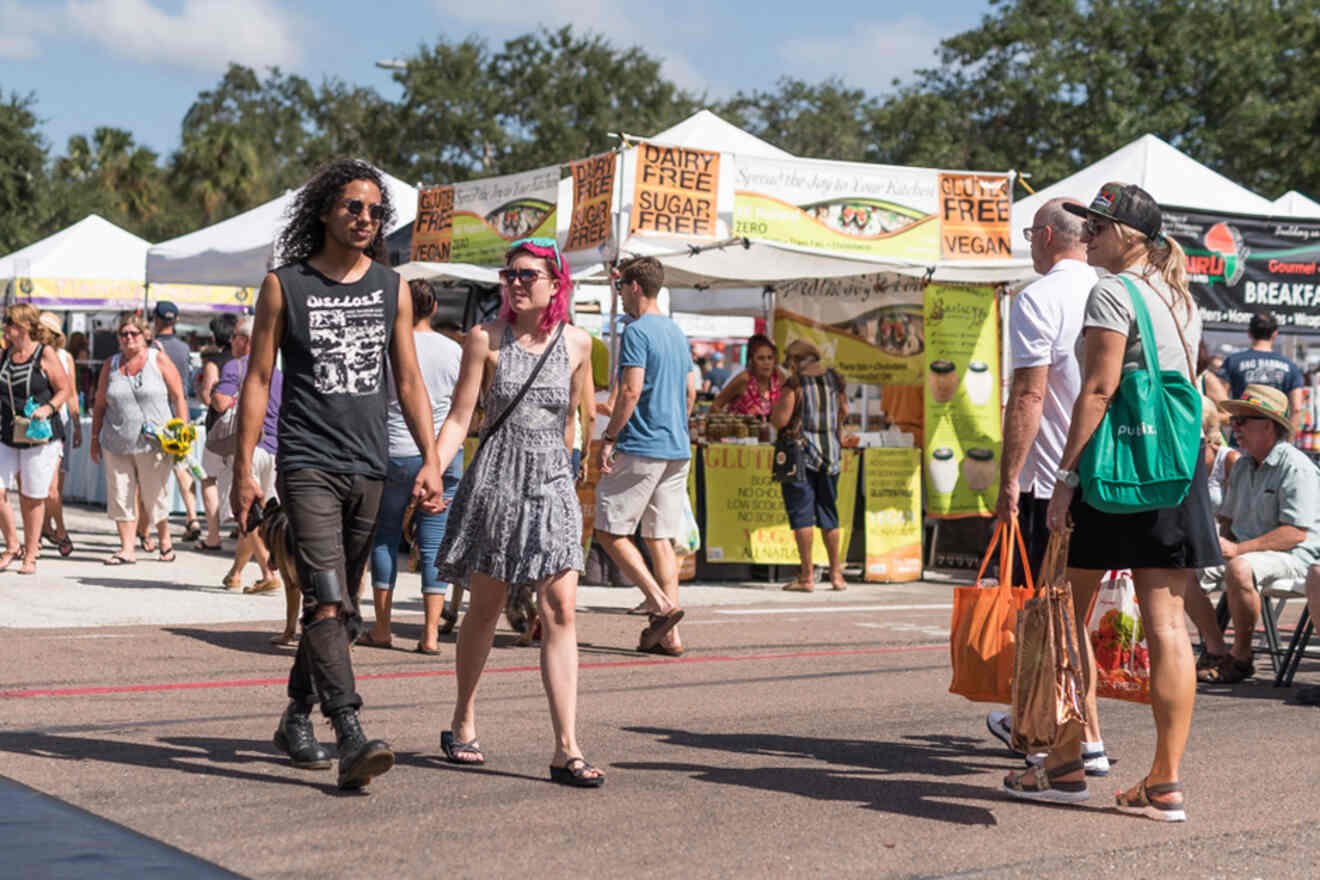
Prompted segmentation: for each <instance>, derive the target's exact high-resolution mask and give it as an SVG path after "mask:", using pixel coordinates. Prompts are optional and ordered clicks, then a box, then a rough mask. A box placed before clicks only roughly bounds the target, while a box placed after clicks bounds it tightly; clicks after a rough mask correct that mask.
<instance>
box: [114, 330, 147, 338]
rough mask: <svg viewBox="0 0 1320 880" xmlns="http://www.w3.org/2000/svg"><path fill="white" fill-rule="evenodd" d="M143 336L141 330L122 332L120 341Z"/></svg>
mask: <svg viewBox="0 0 1320 880" xmlns="http://www.w3.org/2000/svg"><path fill="white" fill-rule="evenodd" d="M141 335H142V331H141V330H120V331H119V338H120V339H132V338H133V337H134V336H141Z"/></svg>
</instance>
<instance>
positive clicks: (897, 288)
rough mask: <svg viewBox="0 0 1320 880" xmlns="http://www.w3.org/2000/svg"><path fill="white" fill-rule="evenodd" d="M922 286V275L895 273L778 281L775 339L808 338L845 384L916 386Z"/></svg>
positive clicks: (920, 349)
mask: <svg viewBox="0 0 1320 880" xmlns="http://www.w3.org/2000/svg"><path fill="white" fill-rule="evenodd" d="M923 290H924V285H923V284H922V282H921V279H919V278H912V277H910V276H907V275H898V274H895V273H893V272H878V273H876V274H874V275H860V276H854V277H851V278H818V279H804V280H799V281H788V282H784V283H782V284H777V285H775V302H776V308H775V325H774V327H775V330H774V332H775V343H776V344H777V345H778V346H779V347H780V349H781V350H783V349H784V348H785V347H786V346H787V345H788V344H789V343H790V342H793V341H794V340H798V339H803V340H806V341H807V342H810V343H811V344H812V345H814V346H816V348H817V349H818V350H819V351H820V353H821V359H822V361H823V362H824V363H825V365H826V366H827V367H832V368H834V369H835V370H837V371H838V372H839V373H840V375H842V376H843V377H844V379H846V380H847V381H849V382H857V383H861V384H863V385H891V384H892V385H919V384H921V376H922V367H923V362H922V352H923V351H924V349H925V341H924V331H923V329H922V320H923V318H922V306H921V303H922V295H923Z"/></svg>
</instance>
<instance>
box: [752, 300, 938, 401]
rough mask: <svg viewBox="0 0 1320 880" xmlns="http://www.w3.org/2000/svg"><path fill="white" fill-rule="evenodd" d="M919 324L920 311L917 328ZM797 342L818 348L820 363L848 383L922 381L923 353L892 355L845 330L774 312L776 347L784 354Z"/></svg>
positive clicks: (779, 310)
mask: <svg viewBox="0 0 1320 880" xmlns="http://www.w3.org/2000/svg"><path fill="white" fill-rule="evenodd" d="M918 309H919V307H918ZM920 323H921V314H920V311H919V310H918V311H917V314H916V324H917V326H918V328H919V327H920ZM797 339H804V340H806V341H807V342H810V343H811V344H812V345H814V346H816V348H817V349H818V350H819V351H820V356H821V362H822V363H823V364H824V365H825V366H827V367H833V368H834V369H835V370H838V371H839V374H840V375H841V376H843V378H844V379H845V380H846V381H848V382H859V383H861V384H863V385H916V384H918V383H920V382H921V366H922V364H921V352H920V350H918V352H917V353H916V354H913V355H901V354H891V353H889V352H887V351H885V350H884V349H883V348H880V347H878V346H876V345H873V344H871V343H870V342H868V341H867V340H865V339H862V338H861V337H858V336H856V335H854V334H852V333H849V332H848V331H846V330H842V329H840V328H838V327H835V326H831V325H829V324H820V323H817V322H816V321H813V320H811V319H810V318H805V317H803V316H802V315H796V314H794V313H792V312H788V311H785V310H783V309H775V344H776V345H778V346H779V350H780V351H783V350H784V349H785V348H786V347H788V344H789V343H790V342H793V341H794V340H797Z"/></svg>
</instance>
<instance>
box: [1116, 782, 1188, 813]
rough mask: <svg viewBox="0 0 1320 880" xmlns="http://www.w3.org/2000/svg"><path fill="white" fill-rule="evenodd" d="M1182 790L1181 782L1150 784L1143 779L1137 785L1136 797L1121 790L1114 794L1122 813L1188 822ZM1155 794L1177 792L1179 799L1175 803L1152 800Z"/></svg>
mask: <svg viewBox="0 0 1320 880" xmlns="http://www.w3.org/2000/svg"><path fill="white" fill-rule="evenodd" d="M1182 790H1183V786H1182V783H1181V782H1161V783H1159V784H1157V785H1150V784H1148V783H1147V782H1146V780H1144V779H1143V780H1141V784H1140V785H1139V786H1137V795H1136V797H1131V798H1130V797H1128V795H1127V792H1122V791H1120V792H1118V793H1117V794H1116V795H1114V806H1115V807H1117V808H1118V811H1119V812H1120V813H1127V814H1128V815H1129V816H1145V817H1146V818H1147V819H1154V820H1155V821H1156V822H1186V821H1187V810H1186V809H1184V804H1183V796H1182ZM1153 794H1176V795H1178V799H1177V801H1176V802H1174V803H1169V802H1167V801H1163V800H1160V801H1152V800H1151V799H1150V796H1151V795H1153Z"/></svg>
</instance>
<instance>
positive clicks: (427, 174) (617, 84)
mask: <svg viewBox="0 0 1320 880" xmlns="http://www.w3.org/2000/svg"><path fill="white" fill-rule="evenodd" d="M407 65H408V66H407V69H406V70H403V71H400V72H399V73H397V74H396V75H395V79H396V80H397V81H398V82H399V83H400V84H401V85H402V86H403V89H404V95H403V99H402V101H401V106H400V108H399V117H400V122H401V137H400V144H401V145H402V146H403V150H402V151H401V155H400V156H399V160H400V161H399V163H398V164H397V165H396V166H394V167H400V168H403V167H406V168H408V169H409V171H410V172H411V177H412V178H415V179H417V180H426V181H428V182H433V183H445V182H450V181H458V180H466V179H469V178H473V177H488V176H492V175H496V174H508V173H512V172H515V171H525V170H528V169H531V168H537V167H541V166H544V165H551V164H554V163H556V162H567V161H569V160H572V159H576V158H581V157H583V156H587V155H590V154H592V153H599V152H603V151H605V150H607V149H610V148H611V147H612V146H614V144H615V143H616V142H615V141H612V140H611V139H610V133H612V132H627V133H630V134H643V135H644V134H650V133H653V132H655V131H659V130H661V129H664V128H667V127H668V126H670V125H673V124H674V123H676V122H678V121H680V120H682V119H683V118H684V117H686V116H689V115H691V114H692V113H694V112H695V111H696V110H697V109H698V108H699V107H700V106H701V104H700V101H699V99H698V98H697V97H695V96H693V95H691V94H689V93H687V92H685V91H683V90H681V89H679V88H678V87H677V86H675V85H674V84H673V83H671V82H669V81H668V80H666V79H665V78H664V77H663V76H662V75H661V73H660V66H661V65H660V61H659V60H657V59H655V58H652V57H651V56H649V55H647V54H646V52H645V51H643V50H642V49H640V48H638V47H633V48H630V49H622V50H621V49H617V48H615V47H614V46H612V45H611V44H610V43H609V42H607V41H606V40H605V39H604V38H603V37H600V36H594V35H590V34H587V35H582V34H577V33H575V32H574V31H573V29H572V28H571V27H564V28H560V29H559V30H542V31H540V32H538V33H533V34H526V35H524V36H521V37H516V38H514V39H512V40H509V41H507V42H506V43H505V44H504V46H503V48H501V49H500V50H499V51H498V52H491V51H490V49H489V48H488V47H487V46H486V44H485V43H484V42H482V41H480V40H478V39H476V38H472V37H469V38H468V39H466V40H463V41H461V42H450V41H448V40H445V39H444V38H441V39H439V40H437V41H436V43H435V45H433V46H422V47H421V48H420V49H419V50H418V53H417V55H416V56H414V57H412V58H410V59H408V61H407Z"/></svg>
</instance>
